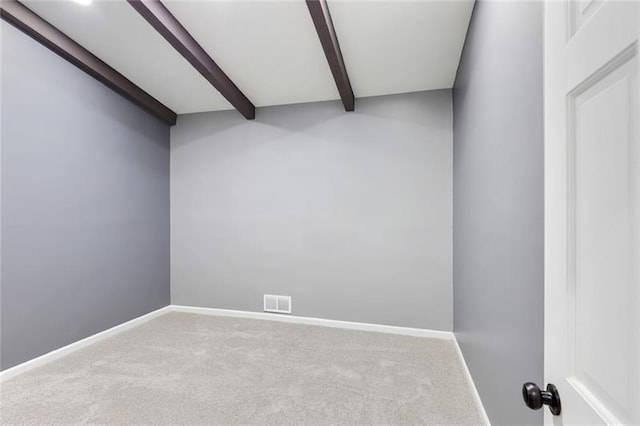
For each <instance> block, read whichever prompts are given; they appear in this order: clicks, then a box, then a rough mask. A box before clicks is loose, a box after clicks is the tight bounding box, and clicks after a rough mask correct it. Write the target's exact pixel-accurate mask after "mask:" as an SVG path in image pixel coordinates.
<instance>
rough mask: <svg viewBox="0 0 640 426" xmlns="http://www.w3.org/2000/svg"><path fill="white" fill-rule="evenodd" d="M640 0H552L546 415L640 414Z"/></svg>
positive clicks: (617, 418) (590, 418) (632, 418)
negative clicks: (554, 406) (553, 401)
mask: <svg viewBox="0 0 640 426" xmlns="http://www.w3.org/2000/svg"><path fill="white" fill-rule="evenodd" d="M639 34H640V0H626V1H595V0H594V1H571V2H566V1H553V0H551V1H548V2H547V3H545V222H546V223H545V381H546V382H547V383H553V384H554V385H555V386H556V387H557V388H558V391H559V394H560V398H561V403H562V411H561V414H560V415H559V416H552V415H551V414H550V413H549V410H547V409H546V408H545V422H546V423H547V424H550V423H555V424H580V425H583V424H602V423H610V424H620V423H621V424H640V273H639V267H638V264H639V263H640V257H639V256H640V125H639V122H640V117H639V114H640V110H639V109H638V102H639V101H640V86H639V84H638V80H639V71H638V69H639V67H638V36H639Z"/></svg>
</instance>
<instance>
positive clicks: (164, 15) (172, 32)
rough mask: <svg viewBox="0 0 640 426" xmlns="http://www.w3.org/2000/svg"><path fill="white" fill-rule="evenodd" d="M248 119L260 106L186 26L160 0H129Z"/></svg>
mask: <svg viewBox="0 0 640 426" xmlns="http://www.w3.org/2000/svg"><path fill="white" fill-rule="evenodd" d="M127 1H128V2H129V4H130V5H131V6H133V8H134V9H135V10H136V11H138V13H139V14H140V15H142V17H143V18H144V19H146V21H147V22H148V23H149V24H151V26H152V27H153V28H155V29H156V31H158V32H159V33H160V34H161V35H162V37H164V38H165V40H167V41H168V42H169V44H171V45H172V46H173V47H174V49H176V50H177V51H178V53H180V54H181V55H182V56H183V57H184V58H185V59H186V60H187V61H189V63H190V64H191V65H192V66H193V67H194V68H195V69H196V70H198V72H199V73H200V74H202V76H203V77H204V78H206V79H207V80H208V81H209V83H211V84H212V85H213V87H215V88H216V89H217V90H218V91H219V92H220V93H221V94H222V96H224V97H225V98H226V99H227V100H228V101H229V103H231V105H233V106H234V107H235V108H236V109H237V110H238V111H239V112H240V114H242V115H243V116H244V117H245V118H247V119H249V120H251V119H253V118H255V117H256V108H255V106H253V104H252V103H251V101H249V99H247V97H246V96H245V95H244V94H243V93H242V92H241V91H240V89H238V87H237V86H236V85H235V84H234V83H233V81H231V79H230V78H229V77H227V75H226V74H225V73H224V71H222V69H220V67H219V66H218V64H216V63H215V61H214V60H213V59H211V57H210V56H209V54H207V52H206V51H205V50H204V49H203V48H202V46H200V44H198V42H197V41H196V40H195V39H194V38H193V37H192V36H191V34H189V32H188V31H187V30H186V28H185V27H183V26H182V24H180V22H178V20H177V19H176V18H175V17H174V16H173V15H172V14H171V12H169V10H168V9H167V8H166V7H165V6H164V5H163V4H162V3H161V2H160V1H159V0H127Z"/></svg>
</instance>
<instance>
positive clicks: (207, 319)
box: [0, 312, 482, 425]
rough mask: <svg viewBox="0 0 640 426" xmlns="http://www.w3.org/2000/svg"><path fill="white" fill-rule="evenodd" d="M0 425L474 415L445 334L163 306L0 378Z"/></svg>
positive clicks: (425, 420) (405, 421)
mask: <svg viewBox="0 0 640 426" xmlns="http://www.w3.org/2000/svg"><path fill="white" fill-rule="evenodd" d="M0 422H1V423H3V424H14V423H19V424H60V423H64V424H70V423H74V424H77V423H93V424H98V423H99V424H114V423H117V424H133V423H136V424H141V423H146V424H168V423H171V424H261V425H269V424H278V425H294V424H295V425H300V424H401V425H410V424H448V425H453V424H457V425H462V424H480V423H481V422H482V421H481V417H480V414H479V412H478V410H477V407H476V405H475V403H474V399H473V396H472V393H471V389H470V387H469V384H468V383H467V380H466V377H465V375H464V370H463V366H462V364H461V362H460V361H459V359H458V356H457V353H456V349H455V346H454V343H453V342H452V341H448V340H441V339H427V338H419V337H409V336H399V335H393V334H385V333H375V332H365V331H353V330H342V329H335V328H328V327H319V326H308V325H298V324H288V323H282V322H276V321H263V320H250V319H240V318H228V317H217V316H208V315H197V314H186V313H177V312H170V313H167V314H165V315H162V316H160V317H157V318H155V319H153V320H150V321H148V322H146V323H144V324H141V325H140V326H138V327H136V328H133V329H130V330H128V331H125V332H123V333H120V334H118V335H115V336H112V337H109V338H107V339H105V340H103V341H100V342H98V343H95V344H93V345H91V346H89V347H86V348H84V349H81V350H78V351H77V352H73V353H71V354H69V355H67V356H65V357H63V358H60V359H58V360H56V361H53V362H51V363H49V364H46V365H44V366H41V367H38V368H36V369H34V370H31V371H29V372H26V373H23V374H21V375H19V376H16V377H14V378H12V379H9V380H7V381H5V382H4V383H2V384H1V387H0Z"/></svg>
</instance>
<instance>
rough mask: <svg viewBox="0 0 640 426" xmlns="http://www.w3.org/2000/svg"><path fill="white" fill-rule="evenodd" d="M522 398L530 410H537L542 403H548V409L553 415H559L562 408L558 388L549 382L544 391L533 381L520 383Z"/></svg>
mask: <svg viewBox="0 0 640 426" xmlns="http://www.w3.org/2000/svg"><path fill="white" fill-rule="evenodd" d="M522 398H523V399H524V403H525V404H526V405H527V407H529V408H531V409H532V410H539V409H540V408H542V406H543V405H548V406H549V411H551V414H553V415H554V416H559V415H560V411H561V410H562V406H561V405H560V394H559V393H558V389H556V387H555V386H554V385H552V384H551V383H549V384H548V385H547V390H546V391H543V390H540V388H539V387H538V385H536V384H535V383H531V382H527V383H525V384H524V385H522Z"/></svg>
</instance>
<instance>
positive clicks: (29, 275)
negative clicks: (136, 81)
mask: <svg viewBox="0 0 640 426" xmlns="http://www.w3.org/2000/svg"><path fill="white" fill-rule="evenodd" d="M1 31H2V32H1V34H2V101H1V108H2V135H1V136H2V169H1V175H2V181H1V182H2V191H1V194H2V197H1V198H2V216H1V217H2V226H1V232H2V234H1V235H2V239H1V242H2V256H1V261H2V264H1V268H2V270H1V274H0V275H1V278H2V283H1V287H0V305H1V308H0V309H1V316H0V321H1V334H2V339H1V341H0V344H1V352H0V357H1V358H2V360H1V361H2V362H1V366H2V369H6V368H8V367H11V366H13V365H15V364H18V363H20V362H23V361H26V360H28V359H30V358H33V357H36V356H38V355H41V354H43V353H46V352H48V351H51V350H53V349H56V348H58V347H60V346H63V345H66V344H68V343H71V342H73V341H76V340H78V339H81V338H83V337H86V336H89V335H91V334H94V333H96V332H99V331H101V330H104V329H106V328H109V327H112V326H114V325H117V324H119V323H122V322H124V321H127V320H130V319H132V318H135V317H137V316H140V315H142V314H145V313H147V312H149V311H152V310H154V309H157V308H159V307H161V306H165V305H167V304H168V303H169V293H170V291H169V128H168V126H167V125H165V124H163V123H161V122H160V121H158V120H157V119H155V118H153V117H152V116H150V115H148V114H147V113H146V112H144V111H142V110H141V109H139V108H138V107H137V106H134V105H133V104H131V103H130V102H129V101H127V100H125V99H124V98H122V97H120V96H119V95H117V94H115V93H114V92H112V91H111V90H110V89H108V88H107V87H106V86H103V85H102V84H101V83H98V82H97V81H96V80H94V79H93V78H91V77H89V76H87V75H86V74H84V73H83V72H82V71H80V70H78V69H77V68H75V67H74V66H72V65H70V64H69V63H67V62H66V61H64V60H63V59H61V58H60V57H58V56H56V55H55V54H53V53H51V52H50V51H49V50H47V49H45V48H44V47H42V46H41V45H40V44H38V43H37V42H35V41H33V40H32V39H30V38H29V37H27V36H26V35H24V34H22V33H21V32H19V31H18V30H17V29H15V28H13V27H11V26H10V25H9V24H7V23H5V22H2V24H1Z"/></svg>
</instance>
